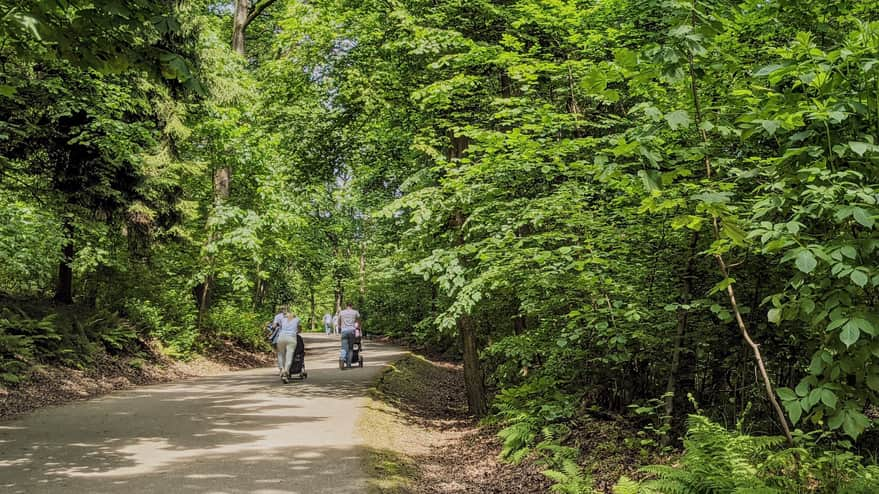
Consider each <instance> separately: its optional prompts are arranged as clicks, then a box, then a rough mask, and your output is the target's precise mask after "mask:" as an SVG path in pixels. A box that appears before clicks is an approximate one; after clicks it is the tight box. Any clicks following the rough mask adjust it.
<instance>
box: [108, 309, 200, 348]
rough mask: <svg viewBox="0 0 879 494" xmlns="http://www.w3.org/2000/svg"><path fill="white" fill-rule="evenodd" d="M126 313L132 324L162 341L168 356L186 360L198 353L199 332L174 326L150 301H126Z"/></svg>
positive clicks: (190, 328)
mask: <svg viewBox="0 0 879 494" xmlns="http://www.w3.org/2000/svg"><path fill="white" fill-rule="evenodd" d="M125 313H126V315H127V317H128V320H129V321H130V322H131V323H132V324H134V325H135V326H137V327H139V328H141V329H142V330H143V332H144V333H146V334H148V335H150V336H153V337H155V338H157V339H158V340H159V341H161V342H162V343H163V344H164V345H165V353H166V354H168V355H170V356H172V357H177V358H184V359H185V358H189V357H191V356H192V355H193V354H194V353H195V352H196V350H197V346H198V331H197V330H196V329H195V326H194V325H179V324H174V323H173V322H171V321H169V320H168V319H167V318H166V316H165V312H164V311H163V310H162V309H161V308H159V307H157V306H156V305H154V304H153V303H152V302H150V301H148V300H134V299H132V300H128V301H126V302H125Z"/></svg>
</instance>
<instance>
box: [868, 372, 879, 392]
mask: <svg viewBox="0 0 879 494" xmlns="http://www.w3.org/2000/svg"><path fill="white" fill-rule="evenodd" d="M867 386H868V387H869V388H870V389H872V390H873V391H879V374H870V375H868V376H867Z"/></svg>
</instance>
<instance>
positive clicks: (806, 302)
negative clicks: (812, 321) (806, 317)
mask: <svg viewBox="0 0 879 494" xmlns="http://www.w3.org/2000/svg"><path fill="white" fill-rule="evenodd" d="M800 310H802V311H803V313H805V314H811V313H812V311H814V310H815V302H814V301H813V300H812V299H810V298H804V299H802V300H800Z"/></svg>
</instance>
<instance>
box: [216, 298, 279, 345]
mask: <svg viewBox="0 0 879 494" xmlns="http://www.w3.org/2000/svg"><path fill="white" fill-rule="evenodd" d="M267 319H268V317H267V316H264V315H260V314H257V313H256V312H253V311H250V310H246V309H240V308H238V307H235V306H234V305H231V304H223V305H220V306H218V307H215V308H214V309H213V310H211V312H210V315H209V319H208V326H209V327H210V328H211V329H212V331H213V334H215V335H217V336H220V337H223V338H229V339H231V340H233V341H235V342H237V343H240V344H241V345H243V346H245V347H247V348H251V349H254V350H268V349H269V344H268V343H267V341H266V337H265V334H266V333H265V329H264V328H265V325H266V321H267Z"/></svg>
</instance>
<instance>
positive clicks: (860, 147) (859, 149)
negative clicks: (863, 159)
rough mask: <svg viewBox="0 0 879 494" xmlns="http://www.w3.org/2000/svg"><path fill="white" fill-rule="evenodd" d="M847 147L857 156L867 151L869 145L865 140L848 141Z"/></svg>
mask: <svg viewBox="0 0 879 494" xmlns="http://www.w3.org/2000/svg"><path fill="white" fill-rule="evenodd" d="M848 147H849V148H851V150H852V151H854V153H855V154H857V155H858V156H863V155H864V153H866V152H867V148H869V147H870V145H869V144H868V143H866V142H856V141H849V143H848Z"/></svg>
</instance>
